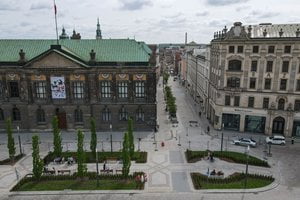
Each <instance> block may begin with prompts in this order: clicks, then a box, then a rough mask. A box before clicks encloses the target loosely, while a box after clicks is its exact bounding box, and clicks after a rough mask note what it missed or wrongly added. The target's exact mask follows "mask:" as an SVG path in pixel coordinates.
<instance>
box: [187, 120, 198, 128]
mask: <svg viewBox="0 0 300 200" xmlns="http://www.w3.org/2000/svg"><path fill="white" fill-rule="evenodd" d="M189 123H190V126H193V125H194V126H196V127H197V126H198V121H189Z"/></svg>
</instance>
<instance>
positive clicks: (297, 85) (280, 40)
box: [208, 22, 300, 136]
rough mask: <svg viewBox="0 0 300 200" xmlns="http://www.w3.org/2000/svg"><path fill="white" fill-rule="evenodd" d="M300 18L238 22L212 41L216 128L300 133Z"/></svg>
mask: <svg viewBox="0 0 300 200" xmlns="http://www.w3.org/2000/svg"><path fill="white" fill-rule="evenodd" d="M299 29H300V24H276V25H275V24H274V25H273V24H259V25H252V26H251V25H247V26H242V23H240V22H236V23H234V26H233V27H231V28H230V30H229V31H227V28H226V27H225V28H224V29H223V30H222V31H220V32H217V33H215V34H214V39H213V40H212V41H211V67H210V89H209V91H210V93H209V97H210V102H209V104H210V105H209V114H208V117H209V120H210V121H211V123H212V124H213V126H214V128H215V129H221V128H222V126H224V129H225V130H235V131H240V132H256V133H265V134H267V135H272V134H283V135H285V136H300V31H299Z"/></svg>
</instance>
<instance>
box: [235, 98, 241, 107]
mask: <svg viewBox="0 0 300 200" xmlns="http://www.w3.org/2000/svg"><path fill="white" fill-rule="evenodd" d="M234 106H240V96H235V97H234Z"/></svg>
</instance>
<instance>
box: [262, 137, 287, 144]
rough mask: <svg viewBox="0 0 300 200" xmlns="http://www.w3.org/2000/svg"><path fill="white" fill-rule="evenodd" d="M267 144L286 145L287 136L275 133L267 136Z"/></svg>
mask: <svg viewBox="0 0 300 200" xmlns="http://www.w3.org/2000/svg"><path fill="white" fill-rule="evenodd" d="M266 143H267V144H280V145H285V137H284V136H281V135H274V136H270V137H266Z"/></svg>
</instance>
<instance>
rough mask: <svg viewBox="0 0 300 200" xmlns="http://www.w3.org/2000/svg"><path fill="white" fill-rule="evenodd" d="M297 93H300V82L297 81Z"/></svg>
mask: <svg viewBox="0 0 300 200" xmlns="http://www.w3.org/2000/svg"><path fill="white" fill-rule="evenodd" d="M296 91H300V80H299V79H298V80H297V85H296Z"/></svg>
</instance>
